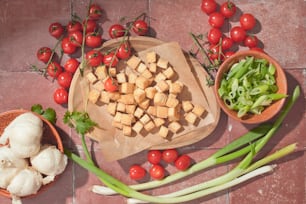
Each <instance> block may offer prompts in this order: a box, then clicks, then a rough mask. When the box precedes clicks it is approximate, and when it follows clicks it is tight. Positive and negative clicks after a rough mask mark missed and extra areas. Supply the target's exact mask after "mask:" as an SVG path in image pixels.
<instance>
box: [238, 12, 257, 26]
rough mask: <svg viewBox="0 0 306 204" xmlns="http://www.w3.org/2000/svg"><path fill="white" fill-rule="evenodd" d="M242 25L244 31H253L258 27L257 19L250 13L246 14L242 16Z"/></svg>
mask: <svg viewBox="0 0 306 204" xmlns="http://www.w3.org/2000/svg"><path fill="white" fill-rule="evenodd" d="M239 20H240V25H241V27H242V28H243V29H244V30H251V29H253V28H254V27H255V25H256V19H255V18H254V16H253V15H252V14H250V13H245V14H242V16H240V19H239Z"/></svg>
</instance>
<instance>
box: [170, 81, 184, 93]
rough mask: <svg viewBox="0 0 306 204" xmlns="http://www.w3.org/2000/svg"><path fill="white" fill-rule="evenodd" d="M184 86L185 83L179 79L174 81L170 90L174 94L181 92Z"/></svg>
mask: <svg viewBox="0 0 306 204" xmlns="http://www.w3.org/2000/svg"><path fill="white" fill-rule="evenodd" d="M183 87H184V85H183V84H182V83H181V82H179V81H176V82H173V83H172V84H171V85H170V89H169V92H170V93H172V94H178V93H181V92H182V90H183Z"/></svg>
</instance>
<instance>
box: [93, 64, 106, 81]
mask: <svg viewBox="0 0 306 204" xmlns="http://www.w3.org/2000/svg"><path fill="white" fill-rule="evenodd" d="M95 75H96V76H97V77H98V79H100V80H103V79H105V78H107V77H108V73H107V68H106V66H105V65H100V66H98V67H97V68H96V70H95Z"/></svg>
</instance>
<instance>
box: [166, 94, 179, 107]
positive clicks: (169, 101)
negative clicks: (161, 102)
mask: <svg viewBox="0 0 306 204" xmlns="http://www.w3.org/2000/svg"><path fill="white" fill-rule="evenodd" d="M178 104H179V100H178V99H176V98H175V97H170V96H168V99H167V102H166V106H167V107H169V108H175V107H176V106H177V105H178Z"/></svg>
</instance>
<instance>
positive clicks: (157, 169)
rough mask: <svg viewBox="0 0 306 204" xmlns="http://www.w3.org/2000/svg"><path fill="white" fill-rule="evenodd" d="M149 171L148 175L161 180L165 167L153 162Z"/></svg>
mask: <svg viewBox="0 0 306 204" xmlns="http://www.w3.org/2000/svg"><path fill="white" fill-rule="evenodd" d="M149 172H150V176H151V177H152V178H153V179H156V180H161V179H163V178H164V177H165V168H164V167H162V166H161V165H158V164H154V165H153V166H152V167H151V168H150V170H149Z"/></svg>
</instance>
